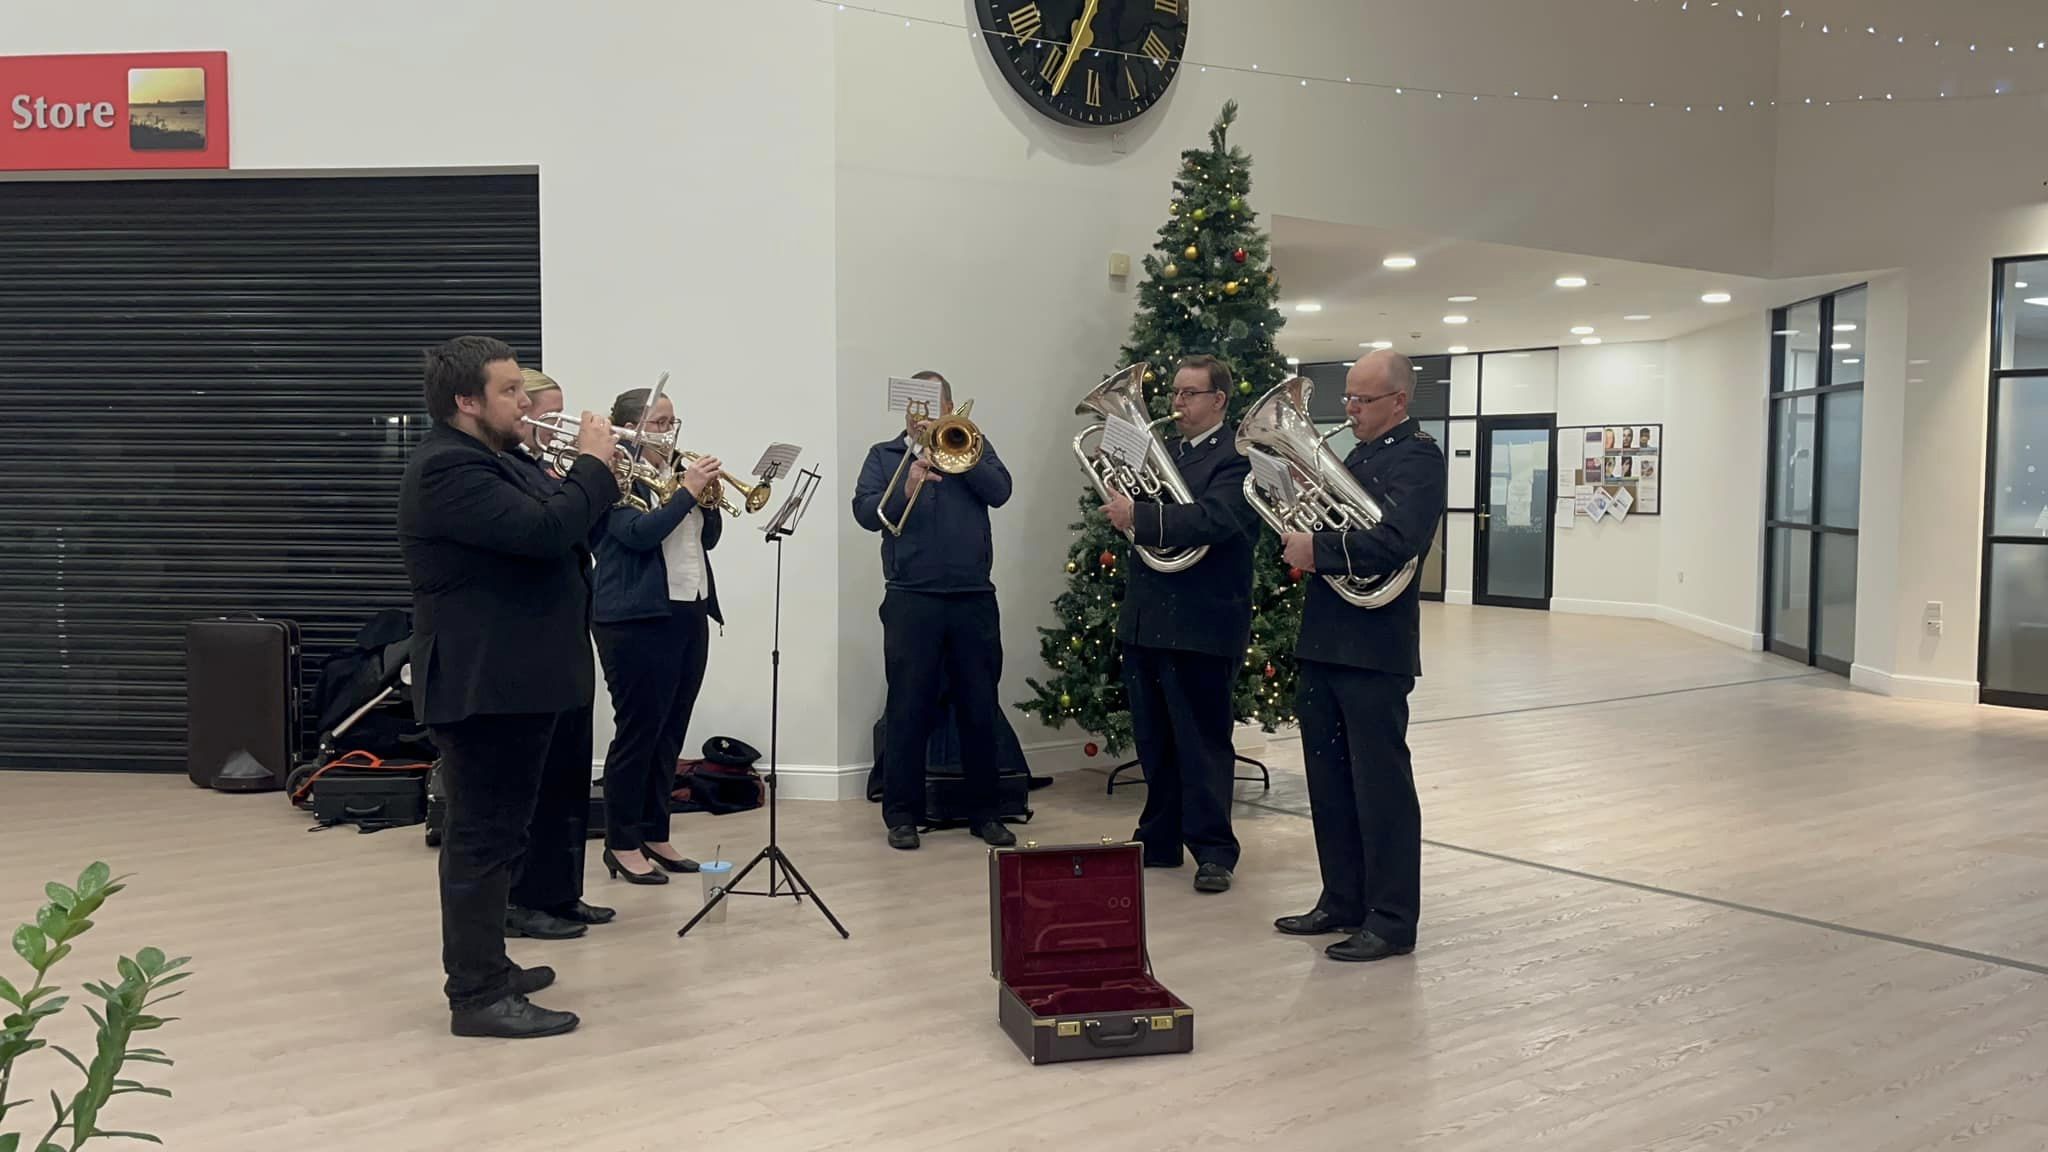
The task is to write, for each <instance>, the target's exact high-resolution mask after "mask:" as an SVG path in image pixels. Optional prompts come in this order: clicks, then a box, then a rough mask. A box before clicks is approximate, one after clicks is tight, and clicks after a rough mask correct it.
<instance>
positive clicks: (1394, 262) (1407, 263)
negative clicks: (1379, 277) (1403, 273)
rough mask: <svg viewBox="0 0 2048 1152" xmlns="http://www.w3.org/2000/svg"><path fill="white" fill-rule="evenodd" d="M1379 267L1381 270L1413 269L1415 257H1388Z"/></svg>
mask: <svg viewBox="0 0 2048 1152" xmlns="http://www.w3.org/2000/svg"><path fill="white" fill-rule="evenodd" d="M1380 266H1381V267H1382V268H1413V267H1415V257H1413V256H1389V257H1387V258H1386V259H1385V260H1382V261H1380Z"/></svg>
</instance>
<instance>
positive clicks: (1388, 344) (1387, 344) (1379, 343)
mask: <svg viewBox="0 0 2048 1152" xmlns="http://www.w3.org/2000/svg"><path fill="white" fill-rule="evenodd" d="M1372 346H1373V347H1375V348H1392V347H1393V346H1394V342H1393V341H1392V340H1375V341H1373V342H1372Z"/></svg>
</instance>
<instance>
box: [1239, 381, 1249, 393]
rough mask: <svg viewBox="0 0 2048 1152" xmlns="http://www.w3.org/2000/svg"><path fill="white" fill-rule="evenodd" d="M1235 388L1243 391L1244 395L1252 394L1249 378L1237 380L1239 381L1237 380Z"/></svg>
mask: <svg viewBox="0 0 2048 1152" xmlns="http://www.w3.org/2000/svg"><path fill="white" fill-rule="evenodd" d="M1237 390H1238V391H1239V392H1242V393H1244V394H1245V395H1246V396H1249V395H1251V394H1252V382H1251V381H1249V380H1239V381H1238V382H1237Z"/></svg>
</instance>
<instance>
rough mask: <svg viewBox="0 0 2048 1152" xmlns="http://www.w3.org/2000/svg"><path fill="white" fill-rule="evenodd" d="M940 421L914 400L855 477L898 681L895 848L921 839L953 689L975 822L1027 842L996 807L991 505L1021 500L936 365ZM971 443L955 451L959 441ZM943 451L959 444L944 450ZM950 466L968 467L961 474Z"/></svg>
mask: <svg viewBox="0 0 2048 1152" xmlns="http://www.w3.org/2000/svg"><path fill="white" fill-rule="evenodd" d="M917 379H919V380H929V381H935V382H937V384H938V386H939V418H938V419H937V420H933V419H931V418H930V414H929V413H928V412H920V411H919V410H918V409H917V408H916V407H915V406H912V407H911V408H910V409H909V410H908V411H907V412H906V413H905V418H904V434H903V435H902V436H898V437H892V438H890V439H888V440H885V441H883V442H882V443H880V444H877V445H875V446H874V447H872V448H870V449H868V455H867V460H866V461H865V462H864V463H863V464H862V465H861V470H860V479H859V481H858V482H857V483H856V484H855V485H854V492H853V518H854V520H856V521H857V522H858V523H859V524H860V526H861V527H863V528H865V529H867V530H868V531H870V532H880V533H882V576H883V580H884V582H885V584H886V587H887V591H886V592H885V593H884V594H883V597H882V610H881V616H882V663H883V671H884V673H885V675H886V676H887V678H888V703H887V705H886V706H885V708H884V711H883V717H884V736H883V748H882V763H883V792H882V823H883V824H884V825H885V826H886V827H887V828H888V830H889V846H890V847H892V848H902V849H911V848H916V847H917V846H918V831H917V829H918V825H919V824H920V823H921V822H922V821H923V817H924V795H925V750H926V748H927V747H928V745H929V742H930V739H931V733H932V728H933V726H934V725H935V724H936V723H937V722H938V719H939V713H938V703H939V701H938V697H939V692H940V689H941V688H942V687H943V688H944V689H946V690H947V691H948V692H949V693H950V694H951V696H952V699H953V701H954V704H955V713H956V715H957V716H958V718H959V723H960V756H961V766H962V769H963V771H964V772H965V774H966V779H965V784H966V788H967V795H968V806H967V810H968V813H969V824H968V826H969V828H970V830H971V831H973V833H974V834H975V835H976V836H979V837H981V839H983V840H984V841H987V842H988V843H990V844H993V845H998V846H1000V845H1008V844H1014V843H1016V842H1017V837H1016V836H1015V834H1013V833H1012V832H1011V831H1010V830H1009V828H1007V827H1005V826H1004V824H1003V822H1002V820H1001V818H1000V816H999V815H998V813H997V810H996V773H997V770H998V767H999V765H1000V761H999V759H998V752H997V745H996V720H997V712H996V709H997V708H998V707H999V706H1000V705H998V703H997V701H996V684H997V681H998V680H1000V679H1001V678H1002V671H1003V637H1002V628H1001V618H1000V616H999V615H998V613H997V610H996V588H995V584H994V583H993V582H992V581H991V580H990V579H989V567H990V562H991V560H992V558H993V554H994V542H993V539H992V536H991V533H990V531H989V523H988V510H989V509H991V508H1000V507H1002V506H1003V505H1004V504H1006V503H1008V502H1009V499H1010V472H1009V469H1007V468H1004V467H1003V462H1002V461H1001V460H1000V459H998V458H997V456H996V451H995V448H994V446H993V445H991V444H990V443H989V442H988V441H987V440H986V439H985V438H983V437H982V436H981V434H980V432H979V430H978V429H974V428H973V426H972V425H968V424H966V421H965V420H964V419H963V418H962V417H960V416H955V415H954V413H953V389H952V386H951V385H950V384H948V383H947V382H946V378H945V377H943V376H941V375H939V374H938V373H936V372H921V373H919V374H918V375H917ZM955 437H958V438H959V443H961V444H966V445H971V447H967V448H964V449H960V450H950V448H949V446H950V445H952V444H953V443H954V438H955ZM940 449H948V450H945V451H941V450H940ZM949 469H960V470H959V471H953V472H949Z"/></svg>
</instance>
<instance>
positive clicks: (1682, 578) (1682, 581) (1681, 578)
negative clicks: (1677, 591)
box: [1678, 568, 1685, 584]
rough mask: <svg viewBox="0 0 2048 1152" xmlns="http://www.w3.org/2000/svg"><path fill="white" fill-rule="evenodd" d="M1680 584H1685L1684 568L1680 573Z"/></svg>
mask: <svg viewBox="0 0 2048 1152" xmlns="http://www.w3.org/2000/svg"><path fill="white" fill-rule="evenodd" d="M1678 582H1679V583H1680V584H1683V583H1685V570H1684V569H1683V568H1681V569H1679V571H1678Z"/></svg>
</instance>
